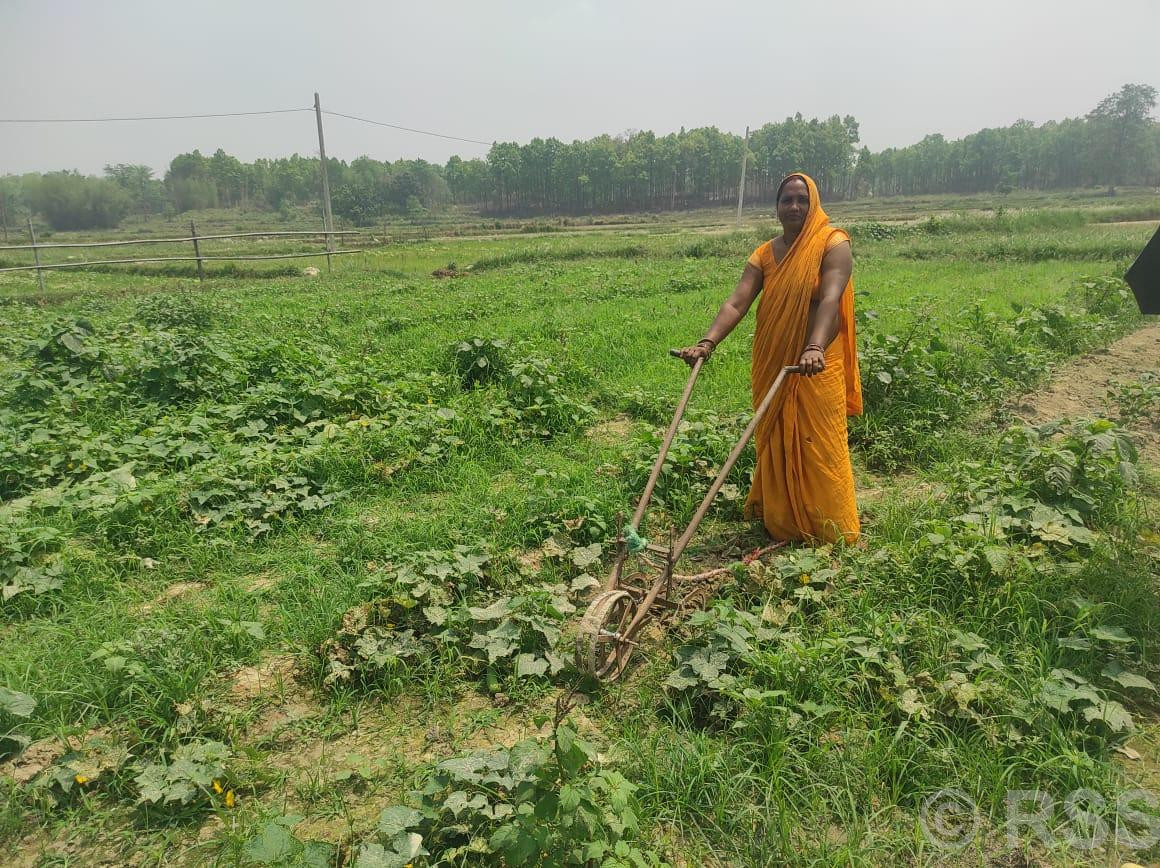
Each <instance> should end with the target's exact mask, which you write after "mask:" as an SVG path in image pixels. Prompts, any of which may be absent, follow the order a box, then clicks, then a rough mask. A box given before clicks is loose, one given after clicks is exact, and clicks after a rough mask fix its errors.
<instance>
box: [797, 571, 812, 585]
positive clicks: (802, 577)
mask: <svg viewBox="0 0 1160 868" xmlns="http://www.w3.org/2000/svg"><path fill="white" fill-rule="evenodd" d="M798 581H799V582H801V583H802V584H803V585H808V584H809V583H810V574H809V573H802V574H801V575H800V576H798Z"/></svg>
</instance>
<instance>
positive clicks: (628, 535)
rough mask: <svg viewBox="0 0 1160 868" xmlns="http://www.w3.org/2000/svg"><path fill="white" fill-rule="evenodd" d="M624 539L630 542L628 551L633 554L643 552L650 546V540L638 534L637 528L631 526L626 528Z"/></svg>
mask: <svg viewBox="0 0 1160 868" xmlns="http://www.w3.org/2000/svg"><path fill="white" fill-rule="evenodd" d="M624 538H625V540H627V542H628V550H629V551H630V552H633V553H634V554H635V553H636V552H643V551H644V550H645V547H646V546H647V545H648V540H647V539H645V538H644V537H642V536H641V535H640V534H639V533H637V532H636V528H635V527H633V526H632V525H631V524H630V525H626V526H625V528H624Z"/></svg>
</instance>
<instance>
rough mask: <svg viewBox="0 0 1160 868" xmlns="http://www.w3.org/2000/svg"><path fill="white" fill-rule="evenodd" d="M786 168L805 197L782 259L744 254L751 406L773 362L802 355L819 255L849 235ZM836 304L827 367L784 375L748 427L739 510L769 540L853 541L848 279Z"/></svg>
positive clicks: (858, 403)
mask: <svg viewBox="0 0 1160 868" xmlns="http://www.w3.org/2000/svg"><path fill="white" fill-rule="evenodd" d="M795 175H796V177H799V178H801V179H802V180H804V181H805V182H806V186H807V187H808V188H809V195H810V207H809V213H808V214H807V216H806V222H805V225H804V226H803V227H802V231H801V233H800V234H799V235H798V237H797V238H796V239H795V240H794V242H793V244H792V245H791V246H790V248H789V250H788V251H787V252H786V255H785V257H784V258H783V259H782V261H781V262H777V261H776V260H775V258H774V255H773V242H767V243H765V244H763V245H761V246H760V247H758V248H757V249H756V250H755V251H753V255H752V256H750V257H749V263H750V264H751V265H753V266H755V267H757V268H760V269H761V270H762V275H763V282H762V291H761V301H760V302H759V303H758V307H757V330H756V332H755V334H754V336H753V405H754V407H756V406H757V405H758V403H759V402H760V401H761V399H762V398H763V397H764V396H765V393H766V391H768V389H769V387H770V385H771V384H772V383H773V379H774V377H776V376H777V374H778V372H779V371H780V370H781V369H782V367H784V366H786V365H796V364H797V363H798V360H799V359H800V358H801V354H802V350H803V348H804V347H805V343H806V337H807V336H806V327H807V321H808V319H809V311H810V301H811V298H813V297H815V293H816V292H817V290H818V284H819V280H820V275H821V267H822V258H823V257H824V256H825V253H826V251H827V250H828V249H830V248H831V247H833V246H834V245H835V244H838V243H841V242H842V241H847V240H849V236H848V235H847V234H846V233H845V232H844V231H842V230H841V229H838V228H837V227H834V226H831V225H830V218H829V217H828V216H826V212H825V211H823V210H822V203H821V201H820V199H819V197H818V188H817V185H815V184H814V181H813V179H812V178H810V177H809V176H807V175H803V174H800V173H795ZM840 311H841V324H840V326H839V329H838V335H837V337H835V338H834V340H833V342H832V343H831V344H830V346H829V347H828V348H827V349H826V352H825V358H826V369H825V370H824V371H822V372H821V373H820V374H816V375H814V376H813V377H804V376H799V375H791V376H789V377H787V378H786V380H785V381H784V382H783V383H782V386H781V390H780V391H779V393H778V394H777V396H776V397H775V398H774V400H773V403H772V404H771V405H770V407H769V410H768V411H767V412H766V414H765V416H764V417H763V418H762V420H761V424H759V425H758V426H757V432H756V435H755V444H756V449H757V467H756V468H755V469H754V471H753V485H752V486H751V488H750V490H749V497H748V499H747V500H746V502H745V512H746V515H748V516H750V517H752V518H759V519H761V520H762V522H763V523H764V524H765V527H766V529H767V530H768V531H769V533H770V534H771V535H772V536H773V537H774V538H775V539H779V540H808V541H819V540H820V541H825V542H832V541H834V540H837V539H839V538H842V539H845V540H846V541H847V542H854V541H855V540H856V539H857V538H858V534H859V531H860V524H859V521H858V506H857V503H856V501H855V499H854V473H853V469H852V467H851V466H850V447H849V444H848V443H847V439H846V416H847V415H851V416H854V415H858V414H860V413H861V412H862V385H861V382H860V380H859V377H858V353H857V347H856V345H855V340H854V338H855V336H854V283H853V280H851V281H850V282H849V283H847V284H846V288H845V289H844V290H843V292H842V300H841V307H840Z"/></svg>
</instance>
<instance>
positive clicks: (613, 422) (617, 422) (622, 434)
mask: <svg viewBox="0 0 1160 868" xmlns="http://www.w3.org/2000/svg"><path fill="white" fill-rule="evenodd" d="M631 433H632V418H631V417H629V416H623V415H621V416H613V417H612V418H611V419H606V420H605V421H603V422H598V423H596V424H595V425H593V426H592V427H591V428H589V429H588V436H589V437H590V438H591V439H593V440H595V441H596V442H597V443H600V444H603V445H607V446H612V445H615V444H617V443H623V442H624V441H625V439H626V438H627V437H628V436H629V435H630V434H631Z"/></svg>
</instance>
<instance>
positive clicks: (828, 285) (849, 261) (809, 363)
mask: <svg viewBox="0 0 1160 868" xmlns="http://www.w3.org/2000/svg"><path fill="white" fill-rule="evenodd" d="M853 272H854V255H853V253H851V252H850V242H848V241H844V242H842V243H841V244H838V245H836V246H835V247H833V248H832V249H830V250H829V251H827V252H826V255H825V256H823V257H822V274H821V280H820V282H819V284H818V307H817V312H816V313H815V314H814V325H813V328H812V329H811V330H810V333H809V335H807V340H806V348H805V349H804V350H803V351H802V357H801V360H800V361H799V362H798V364H799V365H801V367H802V373H803V374H806V375H808V376H812V375H814V374H820V373H821V372H822V371H824V370H825V369H826V358H825V355H826V347H828V346H829V345H830V342H831V341H833V339H834V338H835V337H837V336H838V327H839V325H840V323H841V309H842V307H841V306H842V293H843V292H844V291H845V289H846V284H848V283H849V282H850V275H851V274H852V273H853Z"/></svg>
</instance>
